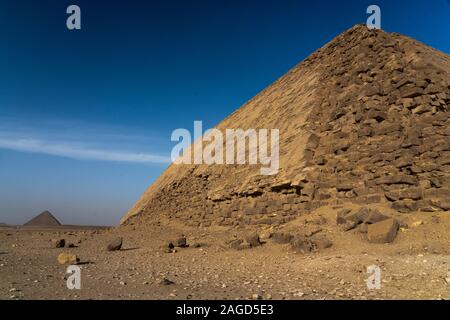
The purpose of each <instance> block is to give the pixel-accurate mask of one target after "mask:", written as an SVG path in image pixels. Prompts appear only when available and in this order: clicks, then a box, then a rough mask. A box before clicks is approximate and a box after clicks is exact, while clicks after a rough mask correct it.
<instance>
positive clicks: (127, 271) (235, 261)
mask: <svg viewBox="0 0 450 320" xmlns="http://www.w3.org/2000/svg"><path fill="white" fill-rule="evenodd" d="M399 220H400V221H401V227H400V230H399V232H398V235H397V237H396V238H395V240H394V242H393V243H391V244H373V243H369V242H368V241H367V240H366V239H365V235H364V234H362V233H360V232H358V230H350V231H347V232H343V231H342V229H341V228H340V227H339V226H338V225H337V224H336V210H333V209H332V208H328V207H324V208H320V209H318V210H316V211H314V212H313V213H311V214H308V215H305V216H302V217H299V218H298V219H295V220H293V221H291V222H290V223H288V224H287V225H283V226H278V227H277V226H270V227H269V226H266V227H259V228H258V234H259V236H260V239H261V243H262V244H261V245H260V246H257V247H254V248H246V249H242V248H241V249H239V250H237V249H236V248H234V249H233V248H231V247H230V245H229V243H230V239H232V238H236V237H240V236H241V235H245V234H246V233H248V232H253V231H254V230H255V228H254V227H253V228H251V229H246V227H235V228H230V227H227V228H225V227H220V226H211V227H208V228H192V227H186V226H185V225H182V224H177V223H176V222H173V221H169V220H167V221H164V220H161V218H158V219H157V220H155V221H154V223H153V224H149V225H147V226H146V227H136V226H122V227H118V228H111V229H109V230H105V229H104V230H89V229H85V230H67V229H58V228H53V229H51V228H50V229H46V230H38V229H31V230H27V229H22V230H20V229H19V230H16V229H11V228H0V298H1V299H180V300H184V299H231V300H235V299H267V300H270V299H309V300H310V299H313V300H318V299H361V300H366V299H450V254H449V253H450V235H449V230H450V212H446V213H444V212H434V213H414V214H405V215H403V216H402V217H401V218H400V219H399ZM278 229H279V230H283V231H285V232H293V233H295V232H297V231H296V230H301V232H310V233H321V234H326V236H327V238H328V239H330V240H331V242H332V246H331V247H329V248H327V249H323V250H318V251H314V252H310V253H306V254H305V253H299V252H297V251H295V250H293V248H292V247H291V246H290V245H289V244H279V243H276V242H274V241H273V240H272V239H271V238H270V237H271V235H273V233H274V232H276V231H277V230H278ZM279 230H278V231H279ZM181 235H184V236H186V239H187V244H188V246H187V247H184V248H174V249H169V247H168V243H169V242H170V241H172V240H173V239H176V238H177V237H180V236H181ZM117 237H122V238H123V245H122V248H121V249H120V250H118V251H112V252H110V251H107V250H106V247H107V245H108V244H109V243H110V242H111V241H113V240H114V239H116V238H117ZM55 239H65V241H66V243H73V244H74V247H71V248H67V247H66V248H55V247H54V245H53V242H52V240H55ZM172 242H173V241H172ZM63 252H68V253H73V254H76V255H77V257H79V259H80V262H79V264H78V265H79V267H80V268H81V289H80V290H69V289H68V288H67V285H66V279H67V277H68V274H66V269H67V265H61V264H59V263H58V261H57V257H58V255H59V254H60V253H63ZM371 265H376V266H379V267H380V268H381V288H380V289H368V287H367V283H366V279H367V278H368V277H369V276H370V274H368V273H367V267H368V266H371Z"/></svg>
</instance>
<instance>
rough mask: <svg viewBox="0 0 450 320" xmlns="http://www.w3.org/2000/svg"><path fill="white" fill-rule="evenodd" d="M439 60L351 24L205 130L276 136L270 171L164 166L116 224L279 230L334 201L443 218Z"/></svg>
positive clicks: (445, 140)
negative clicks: (166, 221)
mask: <svg viewBox="0 0 450 320" xmlns="http://www.w3.org/2000/svg"><path fill="white" fill-rule="evenodd" d="M449 104H450V57H449V56H448V55H446V54H444V53H442V52H439V51H437V50H434V49H432V48H430V47H428V46H426V45H424V44H422V43H419V42H417V41H415V40H413V39H411V38H408V37H405V36H402V35H399V34H388V33H385V32H383V31H380V30H369V29H367V28H366V27H365V26H362V25H357V26H355V27H353V28H351V29H350V30H348V31H346V32H344V33H343V34H341V35H339V36H338V37H336V38H335V39H334V40H332V41H331V42H330V43H328V44H327V45H325V46H324V47H323V48H321V49H319V50H317V51H316V52H315V53H313V54H312V55H311V56H310V57H308V58H307V59H306V60H304V61H303V62H302V63H300V64H299V65H297V66H296V67H294V68H293V69H292V70H290V71H289V72H288V73H287V74H286V75H284V76H283V77H281V78H280V79H279V80H277V81H276V82H275V83H274V84H272V85H271V86H269V87H268V88H266V89H265V90H263V91H262V92H261V93H259V94H258V95H257V96H256V97H254V98H253V99H251V100H250V101H249V102H248V103H247V104H245V105H244V106H243V107H241V108H240V109H238V110H237V111H235V112H234V113H233V114H231V115H230V116H229V117H228V118H226V119H225V120H224V121H223V122H221V123H220V124H219V125H218V126H217V127H216V128H217V129H219V130H222V131H223V130H224V129H228V128H241V129H248V128H253V129H259V128H266V129H280V167H281V168H280V171H279V173H278V174H277V175H275V176H261V175H260V174H259V166H242V165H240V166H228V165H227V166H225V165H219V166H217V165H213V166H207V165H195V166H194V165H192V166H186V165H172V166H171V167H169V168H168V169H167V170H166V171H165V172H164V173H163V174H162V175H161V176H160V177H159V178H158V180H157V181H156V182H155V183H154V184H153V185H151V186H150V187H149V189H148V190H147V191H146V192H145V193H144V195H143V196H142V197H141V199H140V200H139V201H138V202H137V203H136V205H135V206H134V207H133V208H132V209H131V210H130V211H129V212H128V213H127V215H126V216H125V217H124V218H123V219H122V223H123V224H127V223H143V224H145V223H146V220H147V219H148V218H149V217H154V216H157V215H164V216H165V217H168V218H173V219H180V220H182V221H184V222H185V223H186V224H189V225H193V226H198V225H203V226H208V225H211V224H219V225H240V224H273V223H285V222H288V221H290V220H292V219H295V217H296V216H297V215H298V214H301V213H303V212H308V211H310V210H312V209H315V208H318V207H320V206H323V205H330V204H331V205H338V204H342V203H344V202H353V203H359V204H369V203H386V204H387V205H389V206H392V207H393V208H394V209H396V210H398V211H401V212H409V211H415V210H423V211H426V210H430V211H433V210H439V209H444V210H447V209H446V208H448V207H449V206H448V199H449V198H450V139H449V136H450V131H449V128H450V121H449V119H450V113H449Z"/></svg>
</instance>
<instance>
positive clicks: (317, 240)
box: [291, 235, 333, 253]
mask: <svg viewBox="0 0 450 320" xmlns="http://www.w3.org/2000/svg"><path fill="white" fill-rule="evenodd" d="M332 245H333V243H332V242H331V241H330V240H329V239H328V238H327V237H326V236H324V235H314V236H312V237H306V236H304V235H297V236H295V237H294V238H293V239H292V240H291V247H292V248H293V249H294V250H295V251H297V252H299V253H309V252H312V251H319V250H324V249H327V248H330V247H331V246H332Z"/></svg>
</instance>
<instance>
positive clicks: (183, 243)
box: [169, 235, 188, 248]
mask: <svg viewBox="0 0 450 320" xmlns="http://www.w3.org/2000/svg"><path fill="white" fill-rule="evenodd" d="M171 243H172V245H173V247H179V248H186V247H187V246H188V244H187V239H186V236H184V235H183V236H180V237H178V238H177V239H175V240H174V241H171ZM169 246H170V245H169Z"/></svg>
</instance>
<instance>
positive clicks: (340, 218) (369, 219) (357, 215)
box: [336, 207, 389, 233]
mask: <svg viewBox="0 0 450 320" xmlns="http://www.w3.org/2000/svg"><path fill="white" fill-rule="evenodd" d="M387 219H389V217H388V216H386V215H384V214H382V213H380V212H379V211H378V210H376V209H370V208H367V207H362V208H360V209H359V210H356V211H355V212H352V210H351V209H343V210H341V211H338V213H337V217H336V222H337V224H339V225H341V229H342V231H350V230H353V229H355V228H357V229H358V231H359V232H361V233H367V230H368V225H371V224H375V223H378V222H381V221H384V220H387Z"/></svg>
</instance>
